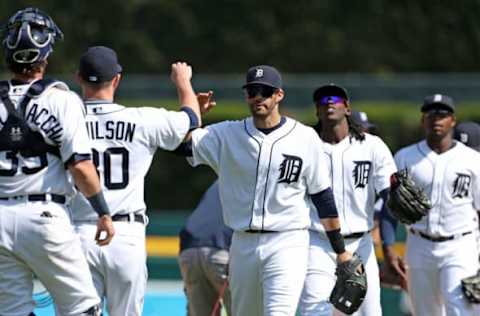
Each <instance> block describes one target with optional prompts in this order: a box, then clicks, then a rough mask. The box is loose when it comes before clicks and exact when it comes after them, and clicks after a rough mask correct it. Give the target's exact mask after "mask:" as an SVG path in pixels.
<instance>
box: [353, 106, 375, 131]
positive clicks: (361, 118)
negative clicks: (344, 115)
mask: <svg viewBox="0 0 480 316" xmlns="http://www.w3.org/2000/svg"><path fill="white" fill-rule="evenodd" d="M350 117H351V118H352V120H353V121H354V122H355V123H357V124H358V125H360V126H362V127H363V128H365V129H367V130H368V129H370V128H375V127H376V126H375V125H374V124H372V123H370V121H369V120H368V115H367V113H365V112H361V111H355V110H352V114H351V115H350Z"/></svg>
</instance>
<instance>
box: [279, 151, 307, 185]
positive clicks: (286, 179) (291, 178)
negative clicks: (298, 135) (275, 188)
mask: <svg viewBox="0 0 480 316" xmlns="http://www.w3.org/2000/svg"><path fill="white" fill-rule="evenodd" d="M282 156H283V157H284V158H285V159H283V161H282V163H281V164H280V176H279V177H278V183H287V184H290V183H292V182H297V181H298V178H299V177H300V172H301V171H302V165H303V160H302V159H301V158H300V157H297V156H291V155H285V154H282Z"/></svg>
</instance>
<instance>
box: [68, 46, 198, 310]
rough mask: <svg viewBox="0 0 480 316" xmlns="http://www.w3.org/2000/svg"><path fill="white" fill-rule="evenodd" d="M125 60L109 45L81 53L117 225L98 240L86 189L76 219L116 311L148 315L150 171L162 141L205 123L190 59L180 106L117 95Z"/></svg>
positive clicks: (173, 142) (76, 204) (91, 124)
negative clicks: (144, 103)
mask: <svg viewBox="0 0 480 316" xmlns="http://www.w3.org/2000/svg"><path fill="white" fill-rule="evenodd" d="M121 71H122V67H121V66H120V64H119V63H118V60H117V54H116V53H115V51H113V50H112V49H110V48H108V47H105V46H95V47H90V48H89V49H88V50H87V51H86V52H85V53H84V54H83V55H82V57H81V58H80V65H79V69H78V73H77V80H78V82H79V83H80V86H81V88H82V94H83V98H84V102H85V108H86V112H87V116H86V126H87V131H88V134H89V136H90V139H91V140H92V146H93V149H92V150H93V158H94V162H95V165H96V167H97V170H98V173H99V175H100V181H101V185H102V188H103V190H104V192H105V199H106V200H107V203H108V205H109V206H110V209H111V213H112V220H113V224H114V227H115V230H116V232H117V236H116V238H115V240H114V241H113V242H112V243H111V244H110V245H108V246H107V247H98V246H97V245H96V244H95V243H93V242H92V241H91V238H90V236H91V234H92V233H94V231H95V223H94V221H93V220H94V218H95V213H94V211H93V210H92V208H91V207H90V205H89V204H88V203H86V199H85V198H84V196H83V195H81V194H78V195H77V196H76V197H75V199H74V200H73V202H72V209H73V211H74V212H73V220H74V223H75V226H76V229H77V232H78V233H79V234H80V236H81V240H82V244H83V247H84V250H85V253H86V256H87V260H88V263H89V265H90V270H91V272H92V275H93V281H94V284H95V287H96V289H97V292H98V294H99V296H100V297H101V298H106V301H107V309H108V312H109V314H110V315H141V314H142V309H143V298H144V294H145V287H146V282H147V268H146V250H145V225H146V224H147V222H148V220H147V217H146V215H145V211H146V205H145V202H144V200H143V196H144V194H143V193H144V192H143V186H144V178H145V175H146V174H147V171H148V168H149V167H150V164H151V162H152V158H153V155H154V153H155V151H156V150H157V148H164V149H168V150H173V149H175V148H176V147H178V145H179V144H180V143H181V142H182V140H183V139H184V137H185V135H186V134H187V132H188V131H189V130H190V129H191V128H195V127H197V126H198V124H200V113H199V108H198V102H197V99H196V96H195V93H194V92H193V89H192V86H191V83H190V79H191V72H192V70H191V68H190V66H188V65H187V64H185V63H175V64H173V65H172V73H171V78H172V81H173V82H174V83H175V85H176V87H177V90H178V94H179V102H180V104H181V105H182V108H181V111H179V112H173V111H167V110H165V109H156V108H126V107H124V106H121V105H119V104H116V103H115V102H114V96H115V91H116V89H117V88H118V85H119V83H120V79H121V76H122V75H121Z"/></svg>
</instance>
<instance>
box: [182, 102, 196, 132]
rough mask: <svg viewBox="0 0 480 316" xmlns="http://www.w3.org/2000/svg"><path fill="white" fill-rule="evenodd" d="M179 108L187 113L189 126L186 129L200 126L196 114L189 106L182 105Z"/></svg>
mask: <svg viewBox="0 0 480 316" xmlns="http://www.w3.org/2000/svg"><path fill="white" fill-rule="evenodd" d="M180 110H181V111H183V112H185V113H187V115H188V118H189V119H190V128H189V129H188V130H189V131H191V130H194V129H196V128H199V127H200V124H199V123H200V121H199V119H198V116H197V114H195V112H194V111H193V110H192V109H191V108H189V107H186V106H182V108H181V109H180Z"/></svg>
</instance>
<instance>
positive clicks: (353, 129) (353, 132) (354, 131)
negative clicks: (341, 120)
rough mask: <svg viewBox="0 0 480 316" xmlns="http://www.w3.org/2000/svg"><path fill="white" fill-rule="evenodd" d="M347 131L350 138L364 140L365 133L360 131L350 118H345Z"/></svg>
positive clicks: (359, 127)
mask: <svg viewBox="0 0 480 316" xmlns="http://www.w3.org/2000/svg"><path fill="white" fill-rule="evenodd" d="M347 123H348V129H349V131H350V137H351V138H355V139H356V140H358V141H360V142H361V141H364V140H365V133H364V132H363V130H362V127H361V126H360V125H359V124H358V123H356V122H355V121H354V120H352V119H351V117H350V116H347Z"/></svg>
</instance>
